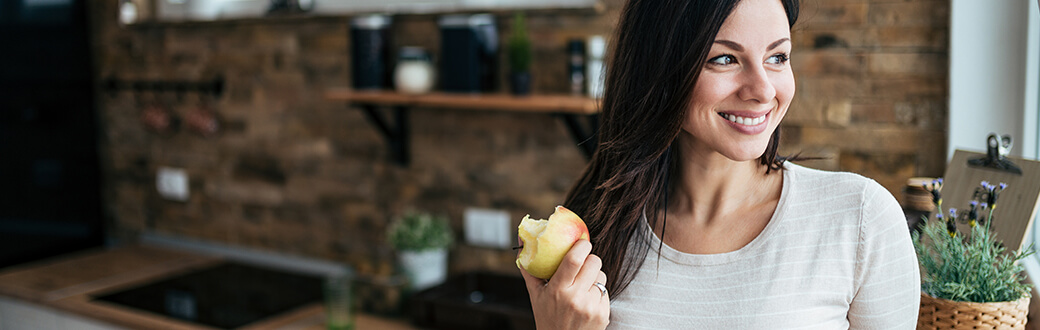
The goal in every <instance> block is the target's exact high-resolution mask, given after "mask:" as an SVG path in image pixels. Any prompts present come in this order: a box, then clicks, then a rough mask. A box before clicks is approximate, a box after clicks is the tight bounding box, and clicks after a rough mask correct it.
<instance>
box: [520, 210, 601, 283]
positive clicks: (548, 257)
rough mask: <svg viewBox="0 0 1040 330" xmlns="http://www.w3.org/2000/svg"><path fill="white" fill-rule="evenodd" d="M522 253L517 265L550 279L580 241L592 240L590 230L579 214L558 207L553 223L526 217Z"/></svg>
mask: <svg viewBox="0 0 1040 330" xmlns="http://www.w3.org/2000/svg"><path fill="white" fill-rule="evenodd" d="M517 233H518V234H519V236H520V242H521V250H520V255H519V256H517V258H516V266H517V267H520V268H522V269H524V270H526V271H527V272H528V273H530V274H531V275H533V276H534V277H537V278H540V279H546V280H547V279H549V278H550V277H552V275H553V274H555V273H556V268H559V267H560V262H562V261H563V256H564V255H566V254H567V251H570V250H571V246H573V245H574V242H577V241H578V240H579V239H589V228H588V227H586V226H585V221H582V220H581V218H580V217H578V215H577V214H574V212H571V210H568V209H567V208H566V207H563V206H557V207H556V211H555V212H553V214H552V215H550V216H549V220H540V219H532V218H531V215H527V216H524V219H523V220H521V221H520V227H518V228H517Z"/></svg>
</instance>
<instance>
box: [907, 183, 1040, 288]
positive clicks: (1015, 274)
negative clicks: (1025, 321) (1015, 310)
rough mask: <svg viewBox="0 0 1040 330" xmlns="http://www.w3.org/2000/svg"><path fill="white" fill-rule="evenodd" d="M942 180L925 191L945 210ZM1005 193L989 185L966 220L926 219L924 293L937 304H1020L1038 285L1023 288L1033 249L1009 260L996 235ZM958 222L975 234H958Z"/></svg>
mask: <svg viewBox="0 0 1040 330" xmlns="http://www.w3.org/2000/svg"><path fill="white" fill-rule="evenodd" d="M941 180H942V179H939V180H936V181H935V182H933V183H932V184H931V186H930V187H928V186H926V187H925V189H929V190H930V191H931V192H932V194H933V201H934V202H935V204H936V205H937V206H938V207H939V208H940V210H941V208H942V196H941V195H940V194H939V188H940V187H941V186H942V181H941ZM1005 187H1007V185H1006V184H1004V183H1001V184H999V185H996V186H994V185H991V184H989V183H988V182H986V181H983V182H982V184H981V185H980V187H978V188H977V189H976V190H975V194H974V196H973V198H972V201H971V204H970V205H971V206H970V209H969V210H968V212H962V214H961V217H959V218H958V215H957V210H956V209H950V210H949V211H950V212H949V215H948V216H944V215H943V213H942V211H939V212H937V213H936V218H935V219H934V220H929V219H927V218H925V219H924V224H923V225H922V226H921V230H920V231H919V232H915V233H914V234H913V242H914V249H915V250H916V251H917V258H918V261H919V262H920V264H921V272H922V274H921V275H922V279H921V290H923V291H924V292H925V293H927V294H929V295H931V296H933V297H936V298H943V299H948V300H954V301H970V302H980V303H982V302H1002V301H1015V300H1018V299H1021V298H1022V297H1026V296H1028V295H1029V294H1030V289H1031V288H1032V285H1030V284H1026V283H1023V280H1024V279H1025V274H1024V273H1023V270H1024V268H1023V266H1022V265H1020V264H1018V263H1017V262H1018V261H1019V260H1022V259H1023V258H1025V257H1027V256H1029V255H1031V254H1033V252H1034V251H1033V248H1032V246H1030V247H1028V248H1025V249H1019V250H1018V251H1016V252H1015V253H1013V254H1006V253H1004V251H1005V248H1004V246H1003V245H1002V244H1001V242H999V241H998V240H997V239H996V238H995V237H994V236H993V234H992V232H991V231H990V224H991V223H993V221H994V219H993V211H994V210H995V209H996V204H997V203H996V201H997V197H998V196H999V194H1000V192H1001V191H1002V190H1004V188H1005ZM980 214H981V215H982V216H980ZM958 221H960V222H967V224H968V226H969V227H970V228H971V229H970V231H969V233H968V234H967V235H963V234H961V233H960V232H959V231H958V230H957V222H958ZM922 235H923V236H922Z"/></svg>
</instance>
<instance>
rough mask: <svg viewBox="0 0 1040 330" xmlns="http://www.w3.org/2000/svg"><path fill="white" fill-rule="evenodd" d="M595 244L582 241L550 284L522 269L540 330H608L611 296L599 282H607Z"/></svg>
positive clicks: (565, 260) (574, 248) (572, 248)
mask: <svg viewBox="0 0 1040 330" xmlns="http://www.w3.org/2000/svg"><path fill="white" fill-rule="evenodd" d="M590 252H592V243H589V241H588V240H578V241H577V242H575V243H574V245H573V246H571V250H570V251H568V252H567V255H565V256H564V257H563V262H561V263H560V267H559V268H557V269H556V273H555V274H553V276H552V278H550V279H549V281H548V282H546V281H545V280H543V279H540V278H537V277H534V276H531V274H528V273H527V271H526V270H523V269H520V274H521V275H523V277H524V281H525V282H527V292H528V293H529V294H530V295H531V306H532V307H533V309H534V320H535V324H536V325H537V327H538V329H604V328H606V327H607V323H610V296H609V295H608V294H607V293H604V292H602V291H600V289H599V288H598V287H597V286H596V285H595V283H602V284H606V283H607V275H606V274H604V273H603V272H602V271H600V268H601V267H602V266H603V261H602V260H600V259H599V257H598V256H596V255H594V254H589V253H590Z"/></svg>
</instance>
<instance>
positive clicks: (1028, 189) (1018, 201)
mask: <svg viewBox="0 0 1040 330" xmlns="http://www.w3.org/2000/svg"><path fill="white" fill-rule="evenodd" d="M995 136H996V135H995V134H994V135H990V137H989V143H988V144H989V150H988V151H987V153H977V152H970V151H964V150H956V151H954V153H953V160H951V161H950V164H949V165H948V166H947V167H946V173H945V174H944V176H943V186H942V198H943V208H944V209H945V210H943V211H942V212H944V213H946V212H948V211H949V209H950V208H956V209H957V210H958V211H959V212H958V213H960V212H966V211H967V210H968V208H969V206H968V203H969V202H970V200H971V198H972V194H973V193H974V192H975V188H976V187H979V186H980V184H981V182H982V181H988V182H989V183H990V184H994V185H995V184H999V183H1001V182H1003V183H1007V188H1006V189H1004V190H1003V191H1002V192H1001V193H1000V195H999V198H998V199H997V205H998V206H997V208H996V210H994V211H993V219H994V220H993V222H992V224H990V230H992V231H993V233H994V235H995V236H996V238H997V239H998V240H1000V241H1001V242H1003V243H1004V247H1005V248H1007V251H1008V252H1014V251H1016V250H1018V249H1020V248H1022V245H1023V243H1025V242H1027V241H1030V240H1029V239H1027V238H1028V236H1027V235H1032V234H1033V220H1034V219H1036V217H1037V211H1038V210H1040V162H1038V161H1033V160H1026V159H1021V158H1013V157H1007V156H1006V152H1007V149H1010V147H1009V145H1010V139H1007V140H1006V141H1007V143H1001V142H1002V141H1000V140H998V141H997V142H998V143H997V146H996V150H994V149H995V148H994V147H995V146H994V144H993V142H994V140H993V139H994V138H995ZM1001 145H1003V147H1004V148H1001ZM994 156H996V157H997V158H994ZM932 221H934V215H933V216H932ZM967 226H968V225H967V224H961V223H958V227H961V228H959V229H960V230H961V232H966V230H967Z"/></svg>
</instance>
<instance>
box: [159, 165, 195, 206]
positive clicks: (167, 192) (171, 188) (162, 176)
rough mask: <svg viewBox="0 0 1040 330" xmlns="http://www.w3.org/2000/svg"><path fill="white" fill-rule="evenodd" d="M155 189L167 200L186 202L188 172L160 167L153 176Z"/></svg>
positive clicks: (187, 195)
mask: <svg viewBox="0 0 1040 330" xmlns="http://www.w3.org/2000/svg"><path fill="white" fill-rule="evenodd" d="M155 188H156V190H158V191H159V195H160V196H162V197H163V198H166V199H169V200H175V201H179V202H186V201H188V197H189V196H190V194H189V191H188V172H187V171H185V170H184V169H182V168H172V167H160V168H159V171H158V172H157V173H156V174H155Z"/></svg>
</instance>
